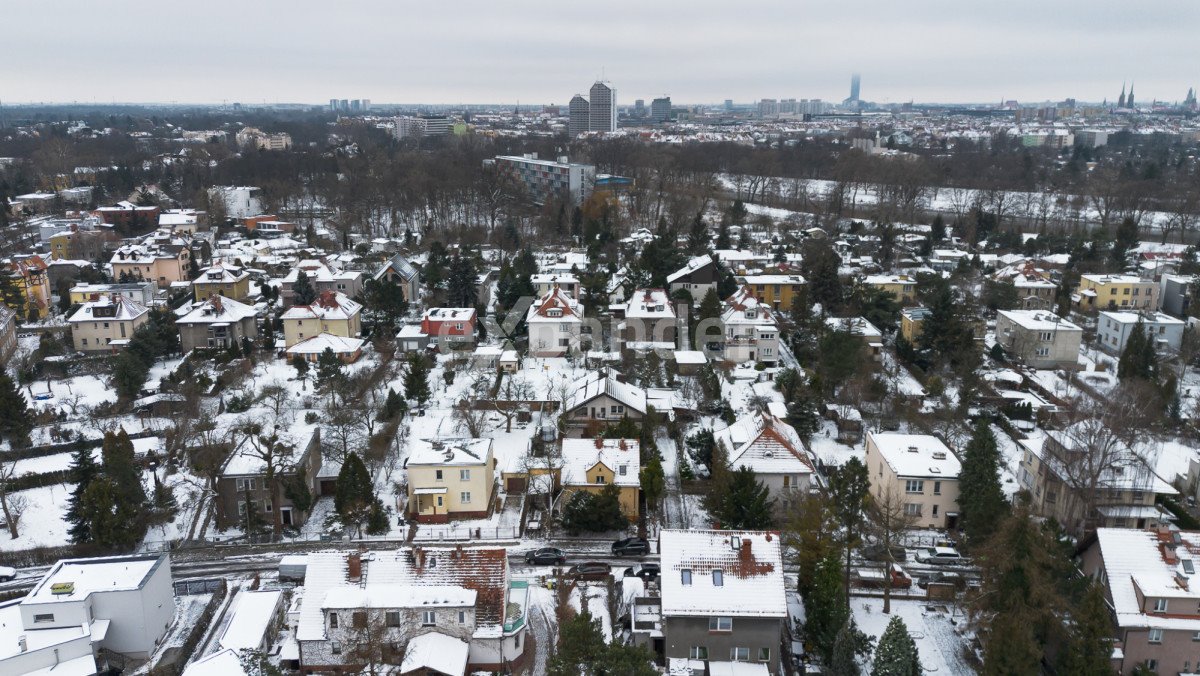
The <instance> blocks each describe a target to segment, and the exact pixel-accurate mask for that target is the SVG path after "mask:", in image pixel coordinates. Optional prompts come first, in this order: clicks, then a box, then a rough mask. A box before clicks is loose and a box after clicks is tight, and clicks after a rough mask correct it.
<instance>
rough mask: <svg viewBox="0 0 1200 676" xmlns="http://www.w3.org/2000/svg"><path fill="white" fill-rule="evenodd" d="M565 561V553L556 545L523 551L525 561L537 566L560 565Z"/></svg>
mask: <svg viewBox="0 0 1200 676" xmlns="http://www.w3.org/2000/svg"><path fill="white" fill-rule="evenodd" d="M566 562H567V555H566V554H564V553H563V550H561V549H559V548H558V547H542V548H541V549H535V550H533V551H531V552H525V563H532V564H535V565H538V566H561V565H563V564H564V563H566Z"/></svg>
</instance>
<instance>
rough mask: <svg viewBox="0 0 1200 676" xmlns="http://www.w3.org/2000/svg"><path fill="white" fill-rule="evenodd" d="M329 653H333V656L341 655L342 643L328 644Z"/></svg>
mask: <svg viewBox="0 0 1200 676" xmlns="http://www.w3.org/2000/svg"><path fill="white" fill-rule="evenodd" d="M329 652H331V653H333V654H334V655H341V654H342V642H341V641H331V642H330V643H329Z"/></svg>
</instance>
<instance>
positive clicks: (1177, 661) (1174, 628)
mask: <svg viewBox="0 0 1200 676" xmlns="http://www.w3.org/2000/svg"><path fill="white" fill-rule="evenodd" d="M1081 549H1082V554H1081V555H1080V556H1079V568H1080V570H1081V571H1082V572H1083V574H1084V575H1086V576H1087V577H1089V578H1091V579H1092V580H1095V581H1096V582H1097V583H1098V584H1100V585H1102V586H1103V588H1104V595H1105V598H1106V600H1107V601H1108V609H1109V615H1108V617H1110V618H1111V619H1112V620H1113V630H1114V639H1115V640H1114V643H1113V651H1112V656H1113V671H1115V672H1117V673H1119V674H1121V675H1122V676H1131V675H1132V674H1134V673H1135V672H1137V673H1151V674H1194V673H1196V671H1197V670H1198V669H1200V652H1197V650H1196V641H1197V639H1200V610H1197V608H1200V579H1197V578H1196V568H1197V564H1200V533H1197V532H1196V531H1178V530H1169V529H1168V528H1166V527H1161V528H1150V529H1138V530H1132V529H1123V528H1099V529H1097V530H1096V533H1095V535H1093V536H1092V537H1089V538H1087V539H1086V540H1085V541H1084V543H1083V545H1082V546H1081ZM1193 583H1195V584H1196V589H1192V584H1193ZM1139 669H1141V670H1142V671H1140V672H1139V671H1138V670H1139Z"/></svg>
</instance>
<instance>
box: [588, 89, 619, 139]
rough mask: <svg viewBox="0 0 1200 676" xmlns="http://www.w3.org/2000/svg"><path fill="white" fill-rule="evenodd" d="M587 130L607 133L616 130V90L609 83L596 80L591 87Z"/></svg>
mask: <svg viewBox="0 0 1200 676" xmlns="http://www.w3.org/2000/svg"><path fill="white" fill-rule="evenodd" d="M588 130H589V131H607V132H612V131H616V130H617V90H616V88H614V87H613V86H612V83H611V82H602V81H599V80H597V81H596V83H595V84H593V85H592V91H591V101H590V102H589V114H588Z"/></svg>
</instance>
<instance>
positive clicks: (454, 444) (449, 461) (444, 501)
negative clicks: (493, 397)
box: [407, 439, 496, 523]
mask: <svg viewBox="0 0 1200 676" xmlns="http://www.w3.org/2000/svg"><path fill="white" fill-rule="evenodd" d="M407 468H408V513H409V514H410V515H411V516H412V518H413V519H415V520H417V521H420V522H422V523H445V522H447V521H449V520H450V519H454V518H461V519H477V518H483V517H486V516H487V515H488V513H489V512H490V507H491V504H492V496H493V494H494V491H495V485H496V459H495V457H494V456H493V455H492V440H491V439H433V440H427V439H418V440H416V441H414V442H413V443H412V450H411V452H410V453H409V456H408V464H407Z"/></svg>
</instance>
